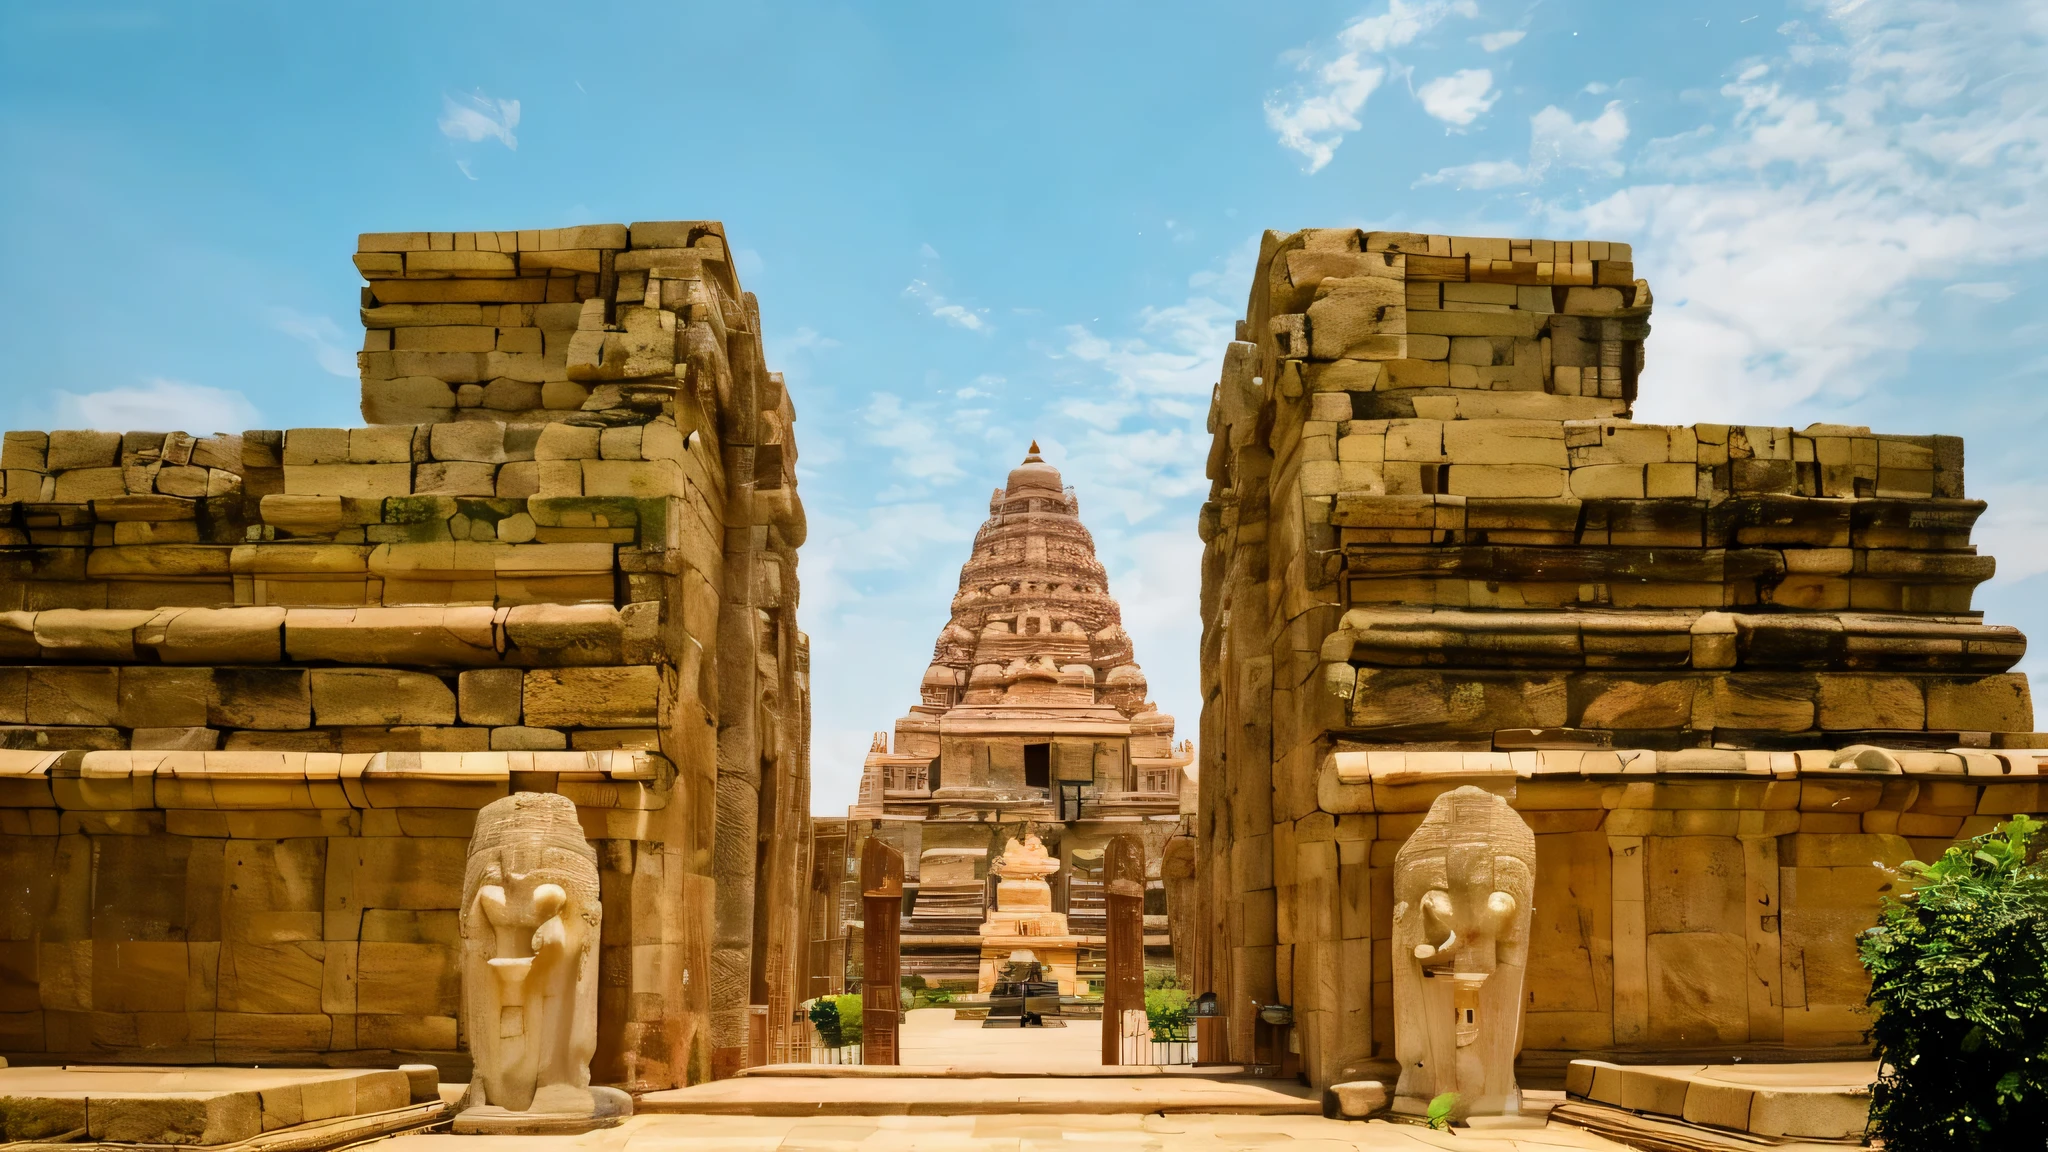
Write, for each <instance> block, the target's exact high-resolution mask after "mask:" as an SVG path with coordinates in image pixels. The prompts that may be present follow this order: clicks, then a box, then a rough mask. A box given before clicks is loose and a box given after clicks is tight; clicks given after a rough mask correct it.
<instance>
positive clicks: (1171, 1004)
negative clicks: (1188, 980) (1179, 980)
mask: <svg viewBox="0 0 2048 1152" xmlns="http://www.w3.org/2000/svg"><path fill="white" fill-rule="evenodd" d="M1145 1023H1146V1024H1147V1025H1148V1026H1149V1027H1150V1028H1151V1029H1152V1038H1153V1039H1154V1040H1185V1039H1187V1038H1188V994H1187V993H1185V992H1183V991H1181V990H1180V989H1178V988H1147V989H1145Z"/></svg>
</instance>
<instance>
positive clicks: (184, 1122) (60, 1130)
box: [0, 1065, 440, 1146]
mask: <svg viewBox="0 0 2048 1152" xmlns="http://www.w3.org/2000/svg"><path fill="white" fill-rule="evenodd" d="M412 1088H413V1086H412V1079H411V1077H409V1076H408V1074H407V1073H406V1072H404V1071H400V1070H397V1069H354V1068H303V1069H255V1068H218V1067H196V1068H187V1067H152V1066H138V1065H125V1066H94V1065H68V1066H64V1067H28V1068H0V1129H4V1135H5V1138H6V1139H7V1140H9V1141H19V1142H28V1143H34V1142H43V1141H57V1140H79V1139H86V1140H93V1141H100V1142H104V1143H114V1144H187V1145H208V1146H223V1145H236V1144H243V1143H246V1142H249V1141H255V1140H261V1139H263V1138H265V1137H266V1136H270V1137H275V1138H277V1139H273V1141H272V1142H273V1143H276V1142H278V1140H282V1139H284V1138H285V1134H287V1133H297V1134H299V1135H301V1136H302V1135H304V1134H305V1132H306V1131H307V1130H308V1129H309V1127H311V1126H317V1127H320V1128H321V1130H322V1132H323V1133H328V1134H330V1135H333V1136H334V1141H335V1142H337V1143H339V1142H346V1141H347V1140H349V1139H355V1138H361V1136H363V1135H377V1134H381V1133H382V1132H383V1131H388V1130H390V1129H389V1128H387V1127H381V1126H378V1125H376V1124H371V1125H369V1126H368V1127H365V1126H364V1125H361V1124H350V1123H347V1122H350V1121H354V1120H355V1118H357V1117H366V1116H378V1115H381V1116H387V1117H388V1116H391V1115H394V1114H398V1113H403V1112H406V1111H408V1110H409V1109H411V1108H413V1106H415V1105H418V1106H419V1108H420V1110H422V1111H423V1112H433V1113H435V1114H436V1115H438V1112H439V1111H440V1105H439V1103H438V1101H435V1102H432V1103H431V1104H422V1103H421V1102H418V1101H414V1100H413V1099H412V1095H413V1091H412ZM425 1118H426V1119H432V1117H425ZM342 1129H348V1132H347V1133H344V1132H343V1131H342ZM356 1129H362V1131H356ZM330 1130H332V1131H331V1132H330ZM300 1142H303V1141H300ZM315 1143H316V1145H317V1144H318V1142H317V1141H316V1142H315Z"/></svg>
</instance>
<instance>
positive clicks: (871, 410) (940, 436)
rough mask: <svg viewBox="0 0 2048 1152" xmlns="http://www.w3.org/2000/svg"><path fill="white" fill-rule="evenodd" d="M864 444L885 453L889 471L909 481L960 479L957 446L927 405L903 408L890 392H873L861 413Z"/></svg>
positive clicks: (954, 438)
mask: <svg viewBox="0 0 2048 1152" xmlns="http://www.w3.org/2000/svg"><path fill="white" fill-rule="evenodd" d="M861 419H862V420H863V421H864V422H865V423H866V424H867V426H868V431H867V435H866V440H867V442H868V443H870V444H872V445H874V446H875V447H877V448H886V449H889V450H890V452H891V455H890V456H889V458H888V459H889V467H890V469H891V470H893V471H895V472H898V473H901V474H902V475H904V476H908V477H910V478H911V479H913V480H949V479H953V478H955V477H958V476H961V475H964V473H963V472H962V471H961V469H960V445H959V443H958V440H957V438H956V437H955V436H953V435H950V434H949V433H948V431H947V430H946V429H944V428H942V427H941V426H940V423H939V421H938V419H937V418H936V417H935V415H934V413H933V411H932V409H931V406H930V405H917V406H915V407H913V406H911V405H908V404H905V403H904V402H903V398H902V397H901V396H898V395H896V394H895V393H893V392H877V393H875V394H874V395H873V396H870V397H869V398H868V404H867V407H866V408H865V409H863V410H862V411H861Z"/></svg>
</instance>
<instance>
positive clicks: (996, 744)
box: [845, 443, 1193, 992]
mask: <svg viewBox="0 0 2048 1152" xmlns="http://www.w3.org/2000/svg"><path fill="white" fill-rule="evenodd" d="M920 695H921V697H922V699H921V701H920V703H918V704H917V705H915V706H913V707H912V708H911V710H910V712H909V713H908V714H907V715H905V716H904V717H903V718H902V719H900V720H898V721H897V722H896V728H895V733H894V744H893V747H892V744H891V740H890V733H887V732H878V733H876V734H875V741H874V748H873V751H872V752H870V753H869V755H868V757H867V760H866V763H865V764H864V765H863V767H862V771H861V785H860V797H859V800H858V801H857V802H856V803H855V804H854V806H853V807H852V808H851V809H850V810H849V811H848V818H847V830H846V835H845V845H846V847H845V851H847V852H848V853H850V854H857V853H858V852H859V851H860V844H861V843H862V842H863V841H865V840H866V839H867V838H869V837H881V838H882V839H883V840H885V841H886V842H888V843H889V844H891V845H893V846H895V847H896V848H897V849H898V850H899V851H901V852H902V853H903V856H904V861H905V864H906V876H905V889H906V892H905V899H906V910H907V913H908V914H907V915H906V917H905V918H904V922H903V928H902V931H903V935H902V946H903V972H904V974H905V975H906V976H910V975H915V976H919V977H922V978H924V979H926V980H928V981H931V982H932V983H934V984H939V983H943V984H945V985H946V986H948V987H951V988H954V989H956V990H959V991H966V992H973V991H975V990H977V989H978V988H981V987H982V985H983V983H984V981H985V980H987V979H990V978H991V977H990V974H989V970H988V969H987V967H986V965H985V964H984V956H985V954H986V953H985V951H984V937H983V935H982V930H983V924H984V922H986V921H988V920H989V918H990V916H991V914H992V913H994V912H995V911H996V910H997V908H998V904H997V901H996V899H995V893H994V889H995V887H996V878H997V873H995V872H993V871H992V870H991V868H990V865H991V863H992V862H993V861H994V860H995V859H996V858H998V857H1000V856H1001V855H1002V853H1003V852H1004V850H1005V846H1006V845H1008V844H1010V843H1011V842H1013V841H1014V842H1021V843H1027V844H1030V843H1038V842H1040V841H1042V842H1043V847H1044V849H1045V851H1046V852H1047V854H1048V856H1049V858H1050V863H1052V864H1053V865H1055V867H1053V868H1051V869H1048V874H1049V875H1050V876H1051V887H1050V896H1051V903H1050V905H1049V906H1048V907H1047V908H1045V909H1043V910H1042V911H1043V912H1045V913H1049V914H1053V915H1054V916H1055V917H1063V918H1064V919H1063V921H1062V922H1063V923H1064V924H1065V925H1066V928H1065V929H1064V930H1063V932H1062V933H1061V935H1062V938H1063V942H1062V943H1059V944H1053V945H1051V946H1052V947H1053V948H1054V949H1055V950H1056V953H1054V954H1048V955H1046V956H1041V957H1040V959H1042V960H1044V961H1046V962H1047V963H1048V965H1050V966H1051V967H1053V968H1056V969H1058V970H1059V971H1060V975H1059V977H1058V978H1059V980H1060V982H1061V985H1062V990H1063V991H1073V990H1074V989H1075V988H1076V987H1078V985H1077V984H1076V980H1077V978H1078V980H1079V981H1083V982H1085V981H1090V980H1092V981H1094V982H1096V984H1097V985H1099V983H1100V981H1101V979H1102V974H1103V967H1102V963H1103V941H1104V939H1105V927H1104V924H1105V921H1104V916H1105V910H1106V906H1105V904H1104V872H1103V870H1104V854H1103V853H1104V848H1105V846H1106V844H1107V843H1108V839H1109V837H1111V836H1113V835H1115V834H1117V833H1119V832H1126V831H1128V832H1131V833H1133V834H1135V835H1138V836H1140V837H1141V838H1142V839H1143V841H1144V852H1145V859H1146V868H1147V875H1148V876H1149V877H1150V880H1149V883H1148V891H1149V892H1151V893H1152V896H1151V898H1150V900H1149V902H1148V903H1147V905H1146V912H1147V913H1149V915H1147V917H1146V924H1147V931H1148V933H1150V935H1148V936H1147V944H1148V945H1149V946H1150V947H1151V948H1153V949H1154V950H1155V951H1156V953H1157V956H1158V962H1159V963H1160V964H1162V965H1163V964H1165V963H1167V962H1168V958H1169V955H1170V953H1169V951H1168V943H1169V942H1168V938H1167V919H1166V902H1165V891H1164V888H1163V887H1162V886H1161V881H1160V872H1159V868H1160V861H1161V857H1162V852H1163V849H1164V845H1165V843H1166V841H1167V839H1168V838H1169V837H1170V836H1172V835H1173V834H1174V833H1175V832H1176V831H1177V830H1178V828H1179V821H1180V812H1181V795H1182V790H1181V783H1182V780H1183V772H1182V769H1183V768H1184V767H1185V766H1186V765H1187V764H1188V763H1189V762H1190V761H1191V760H1192V759H1193V750H1192V748H1190V747H1189V746H1187V745H1182V746H1180V747H1175V745H1174V741H1173V717H1171V716H1167V715H1164V714H1162V713H1161V712H1159V710H1158V709H1157V708H1155V707H1154V706H1153V705H1152V703H1151V702H1150V701H1149V700H1147V699H1146V686H1145V676H1144V673H1143V672H1142V671H1141V670H1140V669H1139V667H1138V664H1137V660H1136V658H1135V655H1134V654H1133V652H1132V650H1131V639H1130V637H1129V636H1128V635H1127V634H1126V633H1125V632H1124V629H1123V623H1122V616H1121V613H1120V611H1119V609H1118V607H1117V603H1116V601H1115V600H1114V599H1112V598H1111V596H1110V594H1109V580H1108V576H1107V574H1106V573H1105V572H1104V571H1103V567H1102V563H1101V561H1099V560H1097V559H1096V557H1095V541H1094V538H1093V537H1092V536H1090V535H1089V534H1088V529H1087V528H1086V527H1085V526H1084V525H1083V524H1082V523H1081V518H1080V499H1079V497H1078V496H1076V494H1075V492H1074V490H1073V489H1072V488H1069V487H1067V486H1066V485H1065V483H1064V482H1063V481H1062V480H1061V478H1060V473H1059V470H1058V469H1056V468H1054V467H1053V466H1052V465H1051V464H1048V463H1046V462H1045V460H1044V458H1043V457H1041V456H1040V455H1039V452H1038V445H1037V444H1035V443H1034V444H1032V445H1031V450H1030V452H1029V453H1028V454H1027V455H1026V456H1025V458H1024V461H1023V463H1021V464H1019V465H1018V466H1017V467H1016V468H1014V469H1012V470H1011V471H1010V474H1009V478H1008V482H1007V483H1006V484H1005V485H1004V486H1003V487H1001V488H998V489H996V490H995V492H994V494H993V495H992V496H991V497H990V499H989V518H988V520H987V522H985V523H984V524H983V525H982V526H981V530H980V531H979V532H977V533H976V534H975V537H974V542H973V546H972V552H971V554H970V555H969V557H968V559H967V562H966V563H965V564H964V565H962V566H961V570H960V590H959V592H958V593H957V594H955V596H954V597H953V604H952V615H951V619H950V620H949V621H948V622H947V624H946V626H945V628H944V629H943V630H942V631H941V632H940V634H939V639H938V642H937V644H935V645H934V646H933V650H932V661H931V666H930V667H929V668H927V669H926V671H925V674H924V678H923V683H922V685H921V688H920ZM1190 799H1192V795H1190ZM1034 836H1035V837H1036V839H1033V837H1034ZM1008 883H1009V882H1007V881H1006V882H1005V884H1006V885H1007V884H1008ZM998 919H1000V917H998ZM1005 939H1007V937H1005ZM1069 949H1078V970H1076V969H1075V968H1073V967H1071V966H1070V958H1069V957H1068V955H1067V950H1069ZM1008 950H1010V946H1008V945H1005V946H1004V949H1003V951H1004V953H1005V954H1007V951H1008ZM852 952H853V953H854V954H858V949H853V950H852Z"/></svg>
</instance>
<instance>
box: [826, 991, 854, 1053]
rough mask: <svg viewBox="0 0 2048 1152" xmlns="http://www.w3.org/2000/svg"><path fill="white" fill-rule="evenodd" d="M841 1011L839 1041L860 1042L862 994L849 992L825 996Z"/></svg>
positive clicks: (843, 1042)
mask: <svg viewBox="0 0 2048 1152" xmlns="http://www.w3.org/2000/svg"><path fill="white" fill-rule="evenodd" d="M820 999H823V1000H830V1001H831V1002H832V1006H833V1007H834V1008H836V1009H837V1010H838V1012H839V1041H840V1043H842V1044H858V1043H860V995H859V994H858V993H847V994H845V995H841V996H824V997H820Z"/></svg>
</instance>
